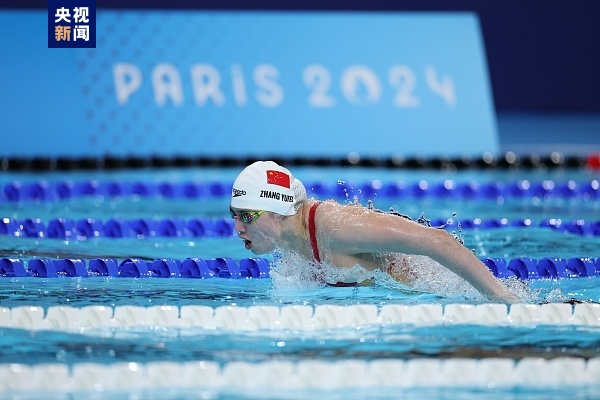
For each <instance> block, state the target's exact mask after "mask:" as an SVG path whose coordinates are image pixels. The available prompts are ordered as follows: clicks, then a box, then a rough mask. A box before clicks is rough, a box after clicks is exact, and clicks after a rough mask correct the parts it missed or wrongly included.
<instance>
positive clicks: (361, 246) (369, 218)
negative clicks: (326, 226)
mask: <svg viewBox="0 0 600 400" xmlns="http://www.w3.org/2000/svg"><path fill="white" fill-rule="evenodd" d="M346 221H348V219H347V220H346ZM352 221H353V222H352V223H345V224H343V226H340V229H339V230H338V231H336V234H335V237H334V240H335V242H336V243H335V246H336V247H338V249H340V250H342V249H344V250H343V251H345V252H349V253H354V254H359V253H373V252H374V251H375V252H392V253H405V254H415V255H425V256H428V257H430V258H432V259H433V260H435V261H437V262H438V263H440V264H441V265H443V266H444V267H446V268H448V269H449V270H451V271H452V272H454V273H455V274H457V275H459V276H461V277H462V278H464V279H465V280H467V281H468V282H469V283H471V285H473V286H474V287H475V288H476V289H477V290H478V291H479V292H481V293H482V294H484V295H485V296H486V297H488V298H489V299H491V300H495V301H502V302H507V303H514V302H518V300H519V299H518V298H517V296H515V295H514V294H513V293H511V292H509V291H508V290H506V288H504V286H502V285H501V284H500V282H498V280H497V279H496V278H495V277H494V275H493V274H492V273H491V271H490V270H489V269H488V268H487V267H486V266H485V265H484V264H483V263H482V262H481V261H480V260H479V259H478V258H477V257H476V256H475V255H474V254H473V253H472V252H471V251H470V250H469V249H467V248H466V247H464V246H463V245H462V244H461V243H459V242H458V241H457V240H456V239H455V238H454V237H452V235H450V234H449V233H448V232H446V231H444V230H442V229H435V228H428V227H425V226H423V225H419V224H417V223H415V222H413V221H410V220H407V219H404V218H398V217H397V216H391V215H386V214H372V213H369V214H364V213H363V214H358V215H355V216H354V218H353V220H352Z"/></svg>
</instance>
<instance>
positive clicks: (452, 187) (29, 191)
mask: <svg viewBox="0 0 600 400" xmlns="http://www.w3.org/2000/svg"><path fill="white" fill-rule="evenodd" d="M231 185H232V182H191V181H190V182H158V183H156V182H140V181H136V182H120V181H97V180H89V181H80V182H72V181H60V182H48V181H33V182H20V181H17V182H9V183H5V184H4V185H3V186H1V190H0V200H3V201H8V202H20V201H56V200H67V199H72V198H78V197H83V196H99V195H102V196H105V197H125V196H140V197H150V196H154V197H157V196H158V197H165V198H169V199H198V198H210V197H218V198H222V197H227V196H229V195H230V193H231ZM305 185H306V189H307V192H308V193H309V195H314V196H317V197H336V198H345V197H347V196H354V195H361V196H364V197H365V198H369V199H373V198H374V196H375V195H376V196H377V197H384V198H385V197H392V198H398V197H435V198H455V199H481V200H483V199H497V198H498V197H503V198H530V197H541V198H546V197H551V198H581V199H585V200H589V199H600V181H599V180H597V179H593V180H590V181H587V182H576V181H574V180H569V181H566V182H555V181H553V180H543V181H539V182H531V181H528V180H519V181H514V182H509V183H504V182H484V183H479V182H456V181H454V180H445V181H442V182H429V181H426V180H421V181H417V182H409V183H406V182H402V181H397V182H383V181H380V180H373V181H366V182H357V183H351V182H343V181H339V182H338V183H329V182H322V181H316V182H305Z"/></svg>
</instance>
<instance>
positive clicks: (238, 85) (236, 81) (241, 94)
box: [231, 64, 248, 107]
mask: <svg viewBox="0 0 600 400" xmlns="http://www.w3.org/2000/svg"><path fill="white" fill-rule="evenodd" d="M231 84H232V87H233V99H234V100H235V104H237V105H238V106H240V107H243V106H245V105H246V104H247V103H248V93H247V91H246V81H245V80H244V74H243V72H242V67H241V65H237V64H235V65H232V66H231Z"/></svg>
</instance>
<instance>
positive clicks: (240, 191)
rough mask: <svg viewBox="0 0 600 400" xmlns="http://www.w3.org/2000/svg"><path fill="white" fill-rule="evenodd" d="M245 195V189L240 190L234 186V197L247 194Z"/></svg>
mask: <svg viewBox="0 0 600 400" xmlns="http://www.w3.org/2000/svg"><path fill="white" fill-rule="evenodd" d="M245 195H246V191H245V190H239V189H236V188H233V193H232V197H240V196H245Z"/></svg>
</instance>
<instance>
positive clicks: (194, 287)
mask: <svg viewBox="0 0 600 400" xmlns="http://www.w3.org/2000/svg"><path fill="white" fill-rule="evenodd" d="M238 172H239V170H238V169H228V168H223V169H214V168H206V169H181V170H177V169H172V170H137V171H121V172H85V173H82V172H73V173H47V174H35V175H33V174H31V175H30V174H17V173H10V174H9V173H6V174H4V175H2V176H0V185H2V187H5V185H8V184H10V183H13V182H15V181H18V182H20V183H23V184H26V183H28V182H38V181H42V180H43V181H44V182H48V183H49V184H51V185H52V184H55V183H56V182H64V181H72V182H85V181H90V180H96V181H98V182H121V183H123V182H147V183H157V182H222V183H223V184H224V185H225V186H226V185H228V184H230V182H231V181H232V180H233V178H234V177H235V175H236V174H237V173H238ZM294 173H295V175H296V176H297V177H298V178H299V179H301V180H302V181H304V182H305V183H309V182H310V183H309V184H307V189H308V191H309V195H310V193H312V194H313V195H315V196H316V197H318V198H320V199H323V198H326V197H321V195H320V194H319V193H318V190H317V189H318V188H317V186H318V183H323V184H324V185H325V186H329V187H334V188H335V187H336V185H337V186H338V187H339V186H344V188H349V190H347V191H345V192H344V191H343V190H339V191H337V192H335V193H337V195H336V197H337V199H338V201H340V202H360V203H361V204H363V205H366V204H367V202H368V201H369V200H371V201H372V202H373V204H374V206H375V207H377V208H380V209H382V210H388V209H390V208H393V209H394V210H397V211H400V212H402V213H403V214H408V215H410V216H411V217H414V218H416V217H418V216H419V215H421V214H422V213H425V216H426V217H427V218H429V219H431V220H443V221H446V220H448V219H452V220H453V221H456V220H460V221H463V222H465V221H467V222H468V221H473V220H474V219H476V218H480V219H482V220H490V219H501V218H506V219H509V220H522V219H526V218H529V219H531V220H533V221H536V222H537V221H542V220H546V219H561V220H563V221H565V222H566V221H572V220H576V219H580V220H584V221H586V222H587V223H595V222H597V221H598V220H600V195H599V196H596V195H592V196H589V195H587V196H583V195H580V196H564V195H559V194H557V193H554V192H552V193H550V194H547V195H542V196H540V195H503V196H492V197H482V196H473V197H464V196H463V197H461V196H455V195H439V194H438V195H433V194H431V192H427V191H425V192H423V193H421V192H418V191H416V192H415V191H412V192H411V194H410V195H409V194H403V195H399V196H390V195H389V194H387V195H386V194H384V193H383V192H382V193H376V194H372V193H370V194H366V193H365V192H364V191H363V190H361V189H358V188H359V187H361V186H360V184H363V183H364V182H373V181H375V180H380V181H381V182H392V181H393V182H396V181H401V182H403V183H405V185H407V186H409V187H415V185H416V186H419V184H421V186H423V185H425V186H427V185H429V187H431V186H433V185H436V184H438V183H440V182H445V181H449V180H451V181H452V182H459V183H460V182H477V183H480V184H484V183H487V182H496V183H498V184H500V185H507V186H508V185H511V184H512V183H514V182H521V181H524V180H526V181H527V182H531V183H532V184H535V183H536V182H543V181H552V182H555V183H556V184H557V185H558V184H562V183H565V182H569V181H573V182H577V183H579V184H587V183H589V182H593V181H596V182H597V180H598V179H599V178H600V174H598V173H597V172H595V173H594V172H590V171H584V170H571V169H556V170H515V171H509V170H485V171H484V170H477V171H458V172H456V171H455V172H437V171H404V170H403V171H394V170H388V169H364V168H363V169H360V168H352V167H349V168H331V169H310V168H298V169H297V170H296V171H294ZM423 182H425V183H423ZM313 188H314V190H312V189H313ZM228 200H229V199H228V197H227V196H219V195H216V196H210V195H203V196H199V197H197V198H181V197H178V198H166V197H160V196H139V195H134V196H130V195H125V196H116V197H115V196H108V195H106V194H104V195H95V196H73V197H70V198H66V199H45V200H32V201H12V200H9V199H7V198H6V195H5V196H4V197H1V196H0V217H3V218H10V219H21V220H22V219H26V218H39V219H40V220H41V221H44V222H47V221H49V220H51V219H53V218H72V219H80V218H96V219H99V220H108V219H111V218H117V219H118V218H121V219H134V218H146V219H160V218H182V219H187V218H200V217H208V218H212V219H219V218H223V219H225V218H228ZM464 225H465V226H467V227H466V228H464V229H462V230H458V229H456V230H455V231H456V232H457V233H458V234H460V235H462V237H463V239H464V241H465V245H466V246H467V247H468V248H470V249H473V251H474V252H475V254H476V255H477V256H478V257H480V258H487V257H489V258H502V259H506V260H511V259H515V258H519V257H531V258H535V259H541V258H544V257H559V258H564V259H569V258H573V257H589V258H592V259H596V258H598V257H600V235H595V234H593V233H589V232H587V233H584V234H577V233H569V232H565V231H564V230H560V229H552V228H550V227H547V226H540V225H536V224H534V226H506V227H500V228H494V227H489V228H485V227H480V228H477V229H473V228H471V227H468V224H464ZM251 256H252V255H251V254H250V253H249V252H247V251H246V250H245V249H244V248H243V245H242V243H241V241H240V240H239V239H238V238H236V237H235V236H233V235H231V236H222V237H216V236H207V237H190V236H187V237H158V236H152V237H144V238H137V237H128V238H108V237H96V238H85V239H84V238H77V237H75V238H70V239H67V240H64V239H52V238H47V237H22V236H13V235H10V234H5V235H0V258H11V259H14V258H19V259H22V260H24V261H25V262H27V260H30V259H32V258H82V259H86V260H89V259H93V258H117V259H125V258H140V259H146V260H153V259H159V258H173V259H177V260H183V259H186V258H193V257H197V258H203V259H212V258H217V257H231V258H233V259H235V260H240V259H243V258H247V257H251ZM266 257H267V258H268V259H269V261H272V260H273V257H272V256H266ZM295 267H296V268H301V267H302V265H296V266H295ZM271 275H272V276H273V278H270V279H224V278H211V279H183V278H172V279H161V278H156V277H151V278H122V277H103V276H92V277H66V276H59V277H57V278H43V277H33V276H27V277H0V307H4V308H7V309H17V308H20V307H23V306H31V307H39V308H41V309H43V310H44V311H43V312H44V313H48V309H49V308H52V307H60V306H63V307H65V306H67V307H74V308H77V309H83V308H85V307H90V306H105V307H109V308H114V309H115V310H116V309H119V310H125V309H128V307H135V306H140V307H146V308H148V307H158V306H170V307H175V308H176V309H177V310H178V312H180V313H181V315H183V310H184V309H186V307H192V308H193V307H197V306H200V307H210V308H211V309H214V310H216V309H219V308H222V309H225V308H227V307H237V308H238V309H239V308H242V309H244V310H245V309H248V310H250V309H253V307H254V308H256V307H266V308H268V307H273V306H275V307H277V308H278V309H281V310H283V309H286V310H289V309H290V307H300V308H298V310H302V307H305V306H310V307H312V308H313V309H314V308H316V307H322V306H331V307H334V308H333V310H334V311H335V310H338V312H341V311H340V310H345V309H346V308H348V307H353V306H360V307H362V306H365V305H367V306H374V307H375V308H376V310H377V311H376V312H377V313H379V316H381V315H382V312H383V310H384V308H385V307H389V306H415V307H421V306H427V305H430V306H432V307H438V306H439V307H440V309H442V308H443V307H448V308H444V310H449V309H450V308H449V307H451V306H453V305H456V304H466V305H469V306H472V307H475V306H480V305H485V303H486V302H485V300H484V299H482V298H481V297H480V296H478V295H477V294H476V293H473V292H472V291H464V290H462V289H459V290H454V291H453V290H451V289H450V287H451V286H452V285H455V284H457V282H456V281H455V282H450V283H451V284H450V285H448V283H447V282H445V281H437V282H436V281H434V282H429V283H428V284H429V286H428V285H421V286H419V287H418V288H417V289H415V288H409V287H406V286H404V285H401V284H398V283H396V282H393V281H391V280H389V279H386V278H385V277H377V279H376V280H375V284H374V285H372V286H365V287H355V288H331V287H321V286H318V285H315V284H314V282H313V283H311V282H299V283H297V282H289V281H288V280H286V278H285V276H279V275H278V271H277V270H274V271H272V273H271ZM508 284H509V286H510V287H511V288H513V290H516V291H519V293H520V294H521V295H522V298H523V300H524V302H525V303H529V304H531V305H536V304H537V305H539V304H542V303H560V302H562V301H564V300H566V299H577V300H581V301H591V302H600V277H598V276H591V277H571V278H561V279H536V280H530V281H523V280H519V279H516V278H511V279H510V280H509V281H508ZM458 286H459V287H462V286H460V285H458ZM335 307H338V308H335ZM575 307H577V306H575ZM133 310H135V308H133ZM334 314H335V312H334ZM232 318H233V317H232ZM478 321H480V320H477V321H471V322H470V323H450V324H449V323H441V322H440V321H438V320H433V322H432V321H429V323H416V324H415V323H390V322H381V320H379V322H377V323H372V324H364V325H358V326H356V325H353V326H341V327H339V326H338V327H336V326H333V327H332V326H321V327H313V328H310V329H304V328H299V329H294V328H286V329H272V328H267V329H264V328H263V329H244V328H240V327H239V326H233V325H231V326H229V325H228V326H229V327H227V326H226V327H224V325H221V326H216V327H215V326H213V325H210V324H205V325H202V324H198V325H197V326H187V327H186V326H173V325H168V324H165V325H151V326H148V325H144V326H136V325H135V324H133V323H132V324H124V325H119V326H110V327H107V326H103V327H96V328H88V329H82V328H74V329H56V328H50V327H46V328H44V329H39V328H33V329H31V328H30V329H26V328H18V327H17V328H15V327H10V326H6V327H0V343H2V346H1V347H0V348H1V350H0V368H4V369H3V371H7V370H10V368H11V367H10V366H11V365H21V366H24V367H31V368H35V367H37V366H46V365H52V366H57V365H58V366H65V367H66V368H67V369H69V371H71V373H72V374H75V372H73V371H76V370H77V369H78V368H84V367H85V368H87V365H88V364H90V363H91V364H100V365H104V366H118V365H121V363H123V362H125V363H139V365H148V366H156V365H162V367H161V368H162V371H163V374H164V375H165V376H167V375H169V373H172V372H168V371H172V369H173V368H179V367H173V365H171V364H169V365H166V364H165V365H163V364H157V363H165V362H169V363H175V364H178V365H179V364H181V365H188V364H189V363H194V362H198V361H202V362H207V363H209V364H207V365H209V366H211V365H212V366H214V365H216V366H218V367H219V368H222V369H223V370H226V369H227V368H229V369H227V370H228V371H229V370H233V371H237V370H235V368H237V367H238V366H239V365H242V367H243V366H244V365H246V364H247V363H250V364H251V365H255V367H256V371H259V370H260V368H261V366H264V365H271V364H269V363H273V362H276V363H277V362H280V363H283V364H281V365H279V364H274V365H275V366H274V367H273V368H274V369H269V370H268V371H270V374H271V375H269V374H267V375H266V376H267V378H265V377H263V379H265V382H267V380H268V379H269V378H268V377H269V376H272V375H273V373H274V372H273V371H279V369H278V368H282V369H281V371H284V370H285V368H286V366H287V365H288V364H285V363H295V364H294V365H300V366H301V367H304V368H312V369H313V370H315V371H318V370H319V368H324V367H323V365H321V364H318V362H331V363H336V362H339V363H342V362H347V361H349V360H350V361H359V362H362V363H366V364H365V365H368V366H369V368H375V367H376V366H377V365H379V364H377V363H378V362H381V361H382V360H383V361H385V360H401V361H409V360H413V361H417V362H419V360H435V361H446V360H484V361H486V360H495V359H511V360H523V359H532V360H554V359H559V358H563V357H567V358H569V359H575V360H584V361H587V360H593V359H595V358H596V357H598V356H599V355H600V354H599V353H600V352H599V350H598V349H599V348H600V324H599V323H596V324H584V325H580V324H574V323H570V324H562V323H540V322H539V321H537V322H536V321H534V322H533V323H529V324H510V323H509V324H507V323H504V324H502V323H498V324H496V323H492V324H490V323H481V322H478ZM127 325H128V326H127ZM312 362H317V364H310V363H312ZM237 363H240V364H237ZM128 365H132V364H128ZM381 365H383V364H381ZM414 365H419V364H406V366H405V367H402V368H405V369H404V370H402V371H404V372H405V373H407V374H409V372H410V368H412V366H414ZM451 365H453V364H448V365H446V364H444V366H446V368H450V366H451ZM457 365H458V364H457ZM360 366H361V367H362V366H363V364H360ZM242 367H239V368H241V369H240V371H242V372H239V373H240V374H242V375H243V372H244V371H248V369H244V368H242ZM429 367H430V366H427V365H425V364H424V366H423V374H427V371H429V370H428V369H427V368H429ZM7 368H8V369H7ZM298 368H300V367H298ZM340 368H342V367H340ZM343 368H346V369H347V371H352V369H351V366H350V367H349V366H345V365H344V366H343ZM343 368H342V370H343V371H346V369H343ZM348 368H350V369H348ZM398 368H400V367H398ZM415 368H416V367H415ZM431 368H433V367H431ZM435 368H437V367H435ZM435 368H434V369H435ZM13 369H14V368H13ZM250 370H252V369H250ZM391 370H393V369H391ZM11 373H12V374H14V376H15V377H18V376H21V375H19V373H18V372H15V371H14V370H13V371H12V372H11ZM348 373H350V372H348ZM256 374H257V378H256V379H258V381H257V382H259V381H260V379H259V378H260V376H259V375H260V374H259V373H258V372H256ZM282 374H283V372H282ZM540 374H541V375H543V373H540ZM219 376H220V375H219ZM240 379H241V380H242V381H244V380H243V379H242V378H240ZM332 379H333V378H332ZM340 379H341V378H340ZM357 379H358V380H360V377H358V378H357ZM365 379H367V378H365ZM398 379H399V380H402V379H403V378H402V377H398ZM540 379H541V380H542V381H543V377H540ZM273 380H275V376H274V377H273V378H272V379H271V380H270V381H269V383H268V384H261V385H258V384H256V386H253V387H251V388H250V389H248V388H247V387H243V386H242V385H241V384H240V386H239V387H238V386H236V385H233V386H231V385H221V386H219V385H217V386H214V385H212V386H211V385H210V384H202V380H200V381H199V382H197V387H196V388H194V387H192V388H190V387H179V386H177V385H173V386H172V387H169V386H168V385H167V386H166V388H165V387H164V386H162V387H160V388H158V389H152V390H151V389H148V388H147V387H141V386H135V385H134V386H132V387H128V386H117V387H116V389H115V388H114V387H113V388H112V389H111V390H112V391H111V390H108V389H106V388H102V387H98V386H97V385H96V386H91V387H90V388H88V389H86V390H82V389H81V388H79V389H78V390H71V389H69V387H68V385H67V384H66V383H65V384H64V385H62V386H61V385H60V382H57V383H56V385H55V386H53V387H52V390H50V391H40V390H39V387H38V386H36V387H38V389H36V390H32V391H25V392H23V391H18V390H17V391H10V390H7V391H6V390H5V394H6V396H5V397H3V398H19V399H21V398H60V399H63V398H69V399H71V398H79V397H81V398H113V397H114V398H307V397H314V398H321V397H327V398H338V397H339V398H342V397H344V398H347V397H351V398H364V397H368V398H396V397H398V396H399V395H401V396H402V397H406V398H452V399H456V398H480V397H481V396H486V397H488V398H512V397H518V398H524V397H527V398H562V397H564V396H565V395H567V394H568V395H569V396H570V397H575V398H597V397H598V396H600V387H598V386H597V385H596V384H590V382H587V383H586V382H584V383H582V384H580V385H576V386H575V387H570V386H561V385H555V386H552V387H547V385H546V386H545V387H544V386H535V385H533V387H530V386H528V385H521V386H519V385H508V386H501V385H498V387H496V386H495V385H494V384H486V385H483V387H482V386H481V385H479V386H477V385H475V386H469V385H465V386H462V387H461V386H459V387H455V386H454V385H438V384H435V383H433V384H431V385H427V384H426V383H425V384H424V383H423V382H421V384H419V385H415V386H414V387H412V386H410V385H404V386H403V385H402V384H399V386H398V387H396V388H393V387H392V388H390V387H387V386H385V385H383V386H382V385H371V386H370V385H369V384H368V379H367V382H366V383H364V385H362V386H361V385H358V386H359V387H357V388H356V387H355V388H353V389H352V390H350V389H344V388H343V387H340V386H339V385H337V386H336V385H335V384H333V383H330V384H329V386H328V384H327V383H323V384H322V385H321V386H319V385H317V387H304V386H302V385H301V384H298V383H297V385H296V386H292V387H293V388H294V390H293V391H288V390H274V389H273V388H277V385H275V384H274V383H273ZM433 381H435V379H433ZM260 382H262V381H260ZM341 382H343V381H341ZM595 382H598V380H596V381H595ZM269 385H271V386H269ZM109 386H110V385H109ZM140 387H141V389H140ZM0 390H2V388H0ZM10 396H13V397H10ZM94 396H95V397H94ZM0 397H2V394H1V393H0Z"/></svg>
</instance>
